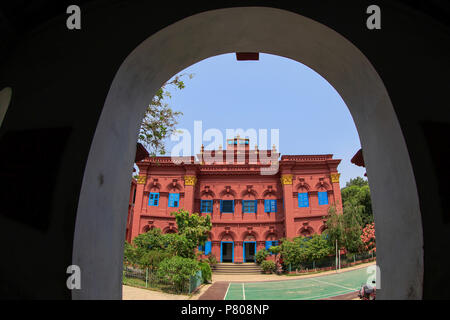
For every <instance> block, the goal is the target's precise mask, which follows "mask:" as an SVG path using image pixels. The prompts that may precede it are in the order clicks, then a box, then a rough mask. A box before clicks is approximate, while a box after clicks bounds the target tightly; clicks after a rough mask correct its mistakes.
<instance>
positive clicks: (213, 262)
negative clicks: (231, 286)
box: [208, 253, 217, 267]
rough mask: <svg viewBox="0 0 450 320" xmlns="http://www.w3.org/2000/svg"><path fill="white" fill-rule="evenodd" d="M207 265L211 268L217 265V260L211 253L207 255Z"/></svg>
mask: <svg viewBox="0 0 450 320" xmlns="http://www.w3.org/2000/svg"><path fill="white" fill-rule="evenodd" d="M208 263H209V265H210V266H211V267H214V266H215V265H216V264H217V258H216V256H215V255H213V254H212V253H209V254H208Z"/></svg>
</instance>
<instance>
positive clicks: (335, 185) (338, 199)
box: [330, 172, 342, 213]
mask: <svg viewBox="0 0 450 320" xmlns="http://www.w3.org/2000/svg"><path fill="white" fill-rule="evenodd" d="M340 175H341V174H340V173H337V172H332V173H331V174H330V181H331V186H332V189H333V197H334V203H335V205H336V211H337V212H338V213H342V196H341V186H340V185H339V176H340Z"/></svg>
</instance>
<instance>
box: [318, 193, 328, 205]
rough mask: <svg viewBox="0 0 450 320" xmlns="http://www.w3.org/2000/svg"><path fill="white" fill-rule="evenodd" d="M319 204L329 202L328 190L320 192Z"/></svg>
mask: <svg viewBox="0 0 450 320" xmlns="http://www.w3.org/2000/svg"><path fill="white" fill-rule="evenodd" d="M318 198H319V205H324V204H328V192H326V191H325V192H318Z"/></svg>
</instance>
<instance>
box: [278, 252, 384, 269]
mask: <svg viewBox="0 0 450 320" xmlns="http://www.w3.org/2000/svg"><path fill="white" fill-rule="evenodd" d="M375 258H376V253H375V252H365V253H361V254H353V255H350V254H347V255H346V254H341V255H340V257H339V255H338V256H337V259H336V256H335V255H333V256H329V257H326V258H324V259H321V260H317V261H310V262H304V263H299V264H298V265H289V266H287V270H286V271H288V272H310V271H320V270H332V269H340V268H346V267H351V266H353V265H356V264H360V263H365V262H369V261H373V260H374V259H375ZM336 266H337V267H336Z"/></svg>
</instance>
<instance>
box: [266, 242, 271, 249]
mask: <svg viewBox="0 0 450 320" xmlns="http://www.w3.org/2000/svg"><path fill="white" fill-rule="evenodd" d="M271 246H272V241H266V250H269V248H270V247H271Z"/></svg>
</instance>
